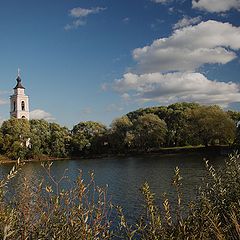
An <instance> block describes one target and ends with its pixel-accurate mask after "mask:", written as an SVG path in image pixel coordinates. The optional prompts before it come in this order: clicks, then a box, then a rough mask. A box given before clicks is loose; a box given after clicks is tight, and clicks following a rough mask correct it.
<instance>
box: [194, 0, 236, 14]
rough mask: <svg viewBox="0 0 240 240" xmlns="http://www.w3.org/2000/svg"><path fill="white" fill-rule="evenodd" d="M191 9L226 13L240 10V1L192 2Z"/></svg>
mask: <svg viewBox="0 0 240 240" xmlns="http://www.w3.org/2000/svg"><path fill="white" fill-rule="evenodd" d="M192 6H193V8H198V9H201V10H205V11H208V12H226V11H228V10H230V9H234V8H235V9H238V10H239V9H240V0H192Z"/></svg>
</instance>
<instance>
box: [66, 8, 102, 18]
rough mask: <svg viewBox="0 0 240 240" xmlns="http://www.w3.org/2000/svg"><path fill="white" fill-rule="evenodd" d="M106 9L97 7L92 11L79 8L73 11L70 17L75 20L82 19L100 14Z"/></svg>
mask: <svg viewBox="0 0 240 240" xmlns="http://www.w3.org/2000/svg"><path fill="white" fill-rule="evenodd" d="M105 9H106V8H102V7H96V8H91V9H87V8H80V7H78V8H73V9H71V10H70V13H69V15H70V16H71V17H74V18H82V17H87V16H88V15H90V14H96V13H99V12H101V11H103V10H105Z"/></svg>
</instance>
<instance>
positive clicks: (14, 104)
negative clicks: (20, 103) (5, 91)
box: [13, 101, 16, 112]
mask: <svg viewBox="0 0 240 240" xmlns="http://www.w3.org/2000/svg"><path fill="white" fill-rule="evenodd" d="M15 111H16V102H15V101H14V102H13V112H15Z"/></svg>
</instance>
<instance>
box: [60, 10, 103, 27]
mask: <svg viewBox="0 0 240 240" xmlns="http://www.w3.org/2000/svg"><path fill="white" fill-rule="evenodd" d="M104 10H106V8H103V7H96V8H89V9H88V8H81V7H78V8H73V9H71V10H70V11H69V15H70V16H71V17H72V18H74V20H73V21H72V23H71V24H67V25H66V26H65V27H64V29H65V30H71V29H77V28H78V27H80V26H84V25H85V24H86V18H87V17H88V16H89V15H91V14H97V13H99V12H101V11H104Z"/></svg>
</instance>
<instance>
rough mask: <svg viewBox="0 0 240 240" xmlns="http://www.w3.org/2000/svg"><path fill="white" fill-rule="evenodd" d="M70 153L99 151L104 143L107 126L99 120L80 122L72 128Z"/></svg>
mask: <svg viewBox="0 0 240 240" xmlns="http://www.w3.org/2000/svg"><path fill="white" fill-rule="evenodd" d="M71 132H72V141H71V147H72V153H73V154H76V155H77V154H88V153H101V152H102V151H103V149H104V146H105V143H106V134H107V127H106V126H105V125H103V124H102V123H99V122H93V121H87V122H80V123H78V124H77V125H75V126H74V127H73V129H72V131H71Z"/></svg>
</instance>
